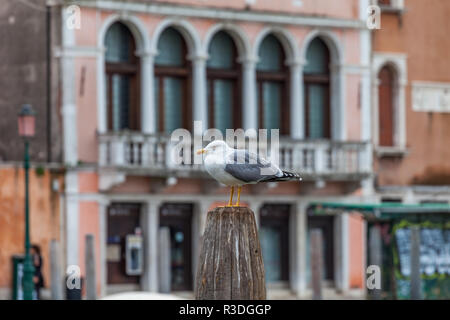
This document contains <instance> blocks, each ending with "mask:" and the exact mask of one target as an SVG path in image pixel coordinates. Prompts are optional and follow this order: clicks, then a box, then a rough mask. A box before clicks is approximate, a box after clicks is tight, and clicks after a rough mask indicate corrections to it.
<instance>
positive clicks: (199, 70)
mask: <svg viewBox="0 0 450 320" xmlns="http://www.w3.org/2000/svg"><path fill="white" fill-rule="evenodd" d="M207 59H208V56H207V55H206V54H205V55H196V56H193V57H191V61H192V80H193V81H192V85H193V94H192V107H193V120H194V121H201V123H202V132H203V131H205V130H206V129H207V128H208V126H209V124H208V104H207V101H206V100H207V94H206V79H207V77H206V61H207Z"/></svg>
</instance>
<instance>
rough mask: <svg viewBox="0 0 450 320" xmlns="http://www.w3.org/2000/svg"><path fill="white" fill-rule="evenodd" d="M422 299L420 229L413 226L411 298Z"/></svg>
mask: <svg viewBox="0 0 450 320" xmlns="http://www.w3.org/2000/svg"><path fill="white" fill-rule="evenodd" d="M420 299H421V279H420V229H419V227H411V300H420Z"/></svg>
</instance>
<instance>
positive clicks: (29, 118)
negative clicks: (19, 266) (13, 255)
mask: <svg viewBox="0 0 450 320" xmlns="http://www.w3.org/2000/svg"><path fill="white" fill-rule="evenodd" d="M18 125H19V136H21V137H22V138H24V141H25V156H24V169H25V261H24V264H23V283H22V285H23V287H22V288H23V298H24V300H32V299H33V290H34V283H33V275H34V266H33V262H32V261H31V255H30V212H29V211H30V209H29V194H28V189H29V187H28V179H29V177H28V171H29V169H30V156H29V154H28V145H29V139H30V138H32V137H33V136H34V132H35V112H34V110H33V108H32V107H31V105H30V104H24V105H23V106H22V109H21V110H20V112H19V118H18Z"/></svg>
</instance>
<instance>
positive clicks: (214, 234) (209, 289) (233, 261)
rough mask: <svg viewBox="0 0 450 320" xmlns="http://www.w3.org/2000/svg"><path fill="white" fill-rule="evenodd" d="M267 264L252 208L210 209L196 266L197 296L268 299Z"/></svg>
mask: <svg viewBox="0 0 450 320" xmlns="http://www.w3.org/2000/svg"><path fill="white" fill-rule="evenodd" d="M264 277H265V273H264V264H263V259H262V254H261V246H260V242H259V237H258V231H257V227H256V223H255V215H254V213H253V211H252V210H251V209H249V208H246V207H221V208H215V209H214V210H213V211H210V212H208V216H207V220H206V228H205V233H204V235H203V243H202V246H201V252H200V258H199V263H198V268H197V278H196V286H195V298H196V299H198V300H240V299H245V300H265V299H266V285H265V278H264Z"/></svg>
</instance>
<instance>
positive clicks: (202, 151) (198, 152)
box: [197, 149, 206, 154]
mask: <svg viewBox="0 0 450 320" xmlns="http://www.w3.org/2000/svg"><path fill="white" fill-rule="evenodd" d="M202 153H206V150H205V149H200V150H197V154H202Z"/></svg>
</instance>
